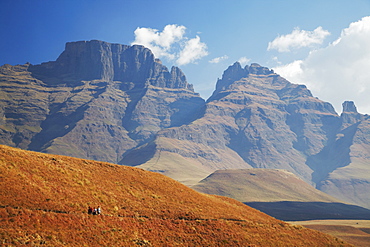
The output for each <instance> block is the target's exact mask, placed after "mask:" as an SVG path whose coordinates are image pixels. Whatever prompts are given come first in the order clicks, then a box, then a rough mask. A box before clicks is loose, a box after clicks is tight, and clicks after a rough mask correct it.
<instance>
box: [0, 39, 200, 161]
mask: <svg viewBox="0 0 370 247" xmlns="http://www.w3.org/2000/svg"><path fill="white" fill-rule="evenodd" d="M0 86H1V92H0V93H1V98H0V115H1V120H0V126H1V127H0V138H1V143H2V144H6V145H9V146H14V147H20V148H23V149H29V150H34V151H40V152H46V153H55V154H64V155H70V156H75V157H81V158H90V159H95V160H101V161H109V162H114V163H118V162H119V161H120V159H121V157H122V155H123V154H124V153H125V152H126V151H127V150H129V149H131V148H134V147H136V146H137V145H138V144H141V143H144V142H145V141H147V140H149V139H151V138H153V136H154V135H155V133H156V132H158V131H159V130H161V129H162V128H166V127H172V126H177V125H180V124H183V123H187V122H190V121H191V120H192V118H193V117H194V116H193V115H191V114H188V113H189V112H192V111H194V109H198V108H199V107H200V106H202V105H203V104H204V100H203V99H202V98H201V97H200V96H199V94H197V93H195V92H194V90H193V87H192V85H190V84H188V83H187V81H186V78H185V75H184V74H183V73H182V72H181V70H180V69H179V68H176V67H173V68H172V69H171V71H169V70H168V69H167V68H166V67H165V66H163V65H162V64H161V62H160V61H159V60H156V59H155V58H154V56H153V54H152V52H151V51H150V50H149V49H147V48H144V47H143V46H126V45H120V44H110V43H107V42H102V41H96V40H93V41H88V42H85V41H82V42H72V43H67V44H66V49H65V51H64V52H63V53H62V54H61V55H60V56H59V58H58V59H57V60H56V61H53V62H47V63H42V64H41V65H30V64H26V65H17V66H10V65H4V66H2V67H1V68H0Z"/></svg>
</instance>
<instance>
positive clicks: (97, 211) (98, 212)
mask: <svg viewBox="0 0 370 247" xmlns="http://www.w3.org/2000/svg"><path fill="white" fill-rule="evenodd" d="M96 214H101V209H100V206H98V208H97V209H96Z"/></svg>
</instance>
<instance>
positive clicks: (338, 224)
mask: <svg viewBox="0 0 370 247" xmlns="http://www.w3.org/2000/svg"><path fill="white" fill-rule="evenodd" d="M292 223H294V224H298V225H303V226H305V227H307V228H310V229H315V230H318V231H320V232H325V233H328V234H330V235H333V236H335V237H338V238H341V239H344V240H346V241H348V242H349V243H351V244H353V245H355V246H357V247H368V246H370V220H312V221H296V222H292Z"/></svg>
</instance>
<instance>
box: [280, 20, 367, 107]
mask: <svg viewBox="0 0 370 247" xmlns="http://www.w3.org/2000/svg"><path fill="white" fill-rule="evenodd" d="M369 68H370V16H367V17H364V18H362V19H361V20H359V21H357V22H353V23H351V24H350V25H349V27H348V28H346V29H344V30H343V31H342V32H341V35H340V37H338V39H337V40H335V41H334V42H333V43H331V44H329V45H328V46H327V47H325V48H322V49H317V50H313V51H311V52H310V54H309V55H308V57H307V58H306V59H303V60H298V61H294V62H293V63H290V64H287V65H282V66H278V67H276V68H274V70H275V71H276V72H277V73H279V74H280V75H282V76H283V77H285V78H287V79H288V80H290V81H291V82H294V83H303V84H306V85H307V86H308V88H309V89H311V91H312V93H313V94H314V95H315V96H318V97H319V98H320V99H322V100H325V101H328V102H330V103H332V104H333V105H334V107H335V108H336V110H337V111H338V112H341V111H342V108H341V104H342V103H343V102H344V101H346V100H352V101H354V102H355V104H356V106H357V109H358V110H359V112H361V113H368V114H369V113H370V101H369V95H370V70H369Z"/></svg>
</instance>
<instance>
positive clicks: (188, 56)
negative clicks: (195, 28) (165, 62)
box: [176, 35, 208, 65]
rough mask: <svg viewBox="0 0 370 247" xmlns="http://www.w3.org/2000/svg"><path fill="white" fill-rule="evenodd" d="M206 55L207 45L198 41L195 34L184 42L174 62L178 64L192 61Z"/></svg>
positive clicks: (198, 38)
mask: <svg viewBox="0 0 370 247" xmlns="http://www.w3.org/2000/svg"><path fill="white" fill-rule="evenodd" d="M207 55H208V52H207V45H206V44H205V43H202V42H200V37H199V36H198V35H197V36H196V37H195V38H194V39H189V40H187V41H186V42H185V45H184V47H183V49H182V50H181V51H180V53H179V56H178V59H177V60H176V63H177V64H178V65H185V64H188V63H194V62H195V61H196V60H199V59H201V58H202V57H205V56H207Z"/></svg>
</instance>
